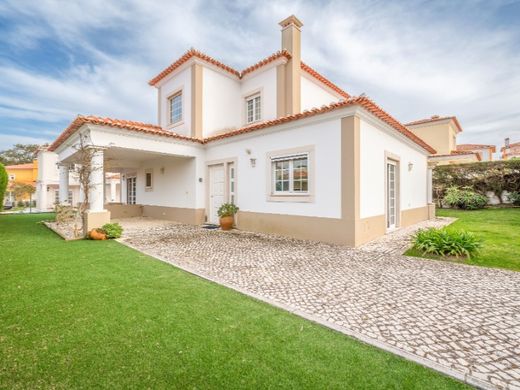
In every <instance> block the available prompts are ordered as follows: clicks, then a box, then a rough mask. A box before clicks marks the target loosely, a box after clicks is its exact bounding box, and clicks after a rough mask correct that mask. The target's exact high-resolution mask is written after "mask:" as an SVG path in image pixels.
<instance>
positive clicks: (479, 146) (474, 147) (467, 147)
mask: <svg viewBox="0 0 520 390" xmlns="http://www.w3.org/2000/svg"><path fill="white" fill-rule="evenodd" d="M478 149H492V152H493V153H495V152H496V146H495V145H482V144H460V145H457V151H472V150H478Z"/></svg>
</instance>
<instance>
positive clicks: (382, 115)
mask: <svg viewBox="0 0 520 390" xmlns="http://www.w3.org/2000/svg"><path fill="white" fill-rule="evenodd" d="M351 106H360V107H363V108H364V109H365V110H367V111H368V112H370V113H371V114H372V115H374V116H376V117H377V118H379V119H380V120H382V121H383V122H385V123H386V124H388V125H389V126H391V127H392V128H394V129H395V130H397V131H398V132H399V133H401V134H402V135H404V136H405V137H407V138H409V139H410V140H412V141H413V142H415V143H416V144H417V145H419V146H420V147H422V148H423V149H425V150H426V151H428V152H429V153H431V154H435V153H436V150H435V149H433V148H432V147H431V146H430V145H428V144H427V143H426V142H424V141H423V140H422V139H421V138H419V137H418V136H416V135H415V134H414V133H412V132H411V131H410V130H408V129H407V128H406V127H405V126H404V125H402V124H401V123H400V122H399V121H398V120H397V119H395V118H393V117H392V116H391V115H390V114H388V113H387V112H386V111H384V110H383V109H382V108H380V107H379V106H378V105H376V104H375V103H374V102H373V101H372V100H370V99H369V98H367V97H351V98H349V99H347V100H343V101H340V102H337V103H331V104H329V105H324V106H322V107H321V108H314V109H312V110H310V111H304V112H301V113H298V114H294V115H287V116H284V117H281V118H276V119H273V120H268V121H264V122H260V123H255V124H253V125H249V126H245V127H242V128H239V129H235V130H232V131H229V132H226V133H222V134H218V135H214V136H211V137H207V138H204V139H199V138H193V137H188V136H184V135H180V134H177V133H174V132H171V131H168V130H164V129H163V128H161V127H160V126H157V125H151V124H146V123H142V122H132V121H125V120H117V119H110V118H100V117H96V116H78V117H77V118H76V119H75V120H74V121H73V122H72V123H71V124H70V125H69V126H68V127H67V128H66V129H65V130H64V131H63V132H62V133H61V135H60V136H59V137H58V138H57V139H56V140H55V141H54V142H53V143H52V145H51V146H50V147H49V150H50V151H54V150H56V148H57V147H58V146H59V145H61V144H62V143H63V142H65V140H66V139H67V138H68V137H70V136H71V135H72V134H73V133H74V132H75V131H77V130H78V129H79V128H80V127H81V126H83V125H84V124H96V125H104V126H110V127H116V128H120V129H125V130H130V131H138V132H145V133H148V134H155V135H160V136H165V137H170V138H175V139H179V140H183V141H191V142H196V143H199V144H206V143H208V142H211V141H216V140H220V139H224V138H229V137H233V136H236V135H240V134H247V133H252V132H254V131H257V130H261V129H265V128H269V127H273V126H277V125H281V124H285V123H289V122H293V121H296V120H299V119H304V118H309V117H313V116H316V115H320V114H325V113H327V112H331V111H334V110H337V109H341V108H345V107H351Z"/></svg>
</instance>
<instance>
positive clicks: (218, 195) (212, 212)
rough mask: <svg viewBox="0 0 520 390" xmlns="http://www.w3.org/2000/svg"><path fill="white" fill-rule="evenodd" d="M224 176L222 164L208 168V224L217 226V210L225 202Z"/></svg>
mask: <svg viewBox="0 0 520 390" xmlns="http://www.w3.org/2000/svg"><path fill="white" fill-rule="evenodd" d="M225 183H226V175H225V171H224V164H218V165H211V166H210V167H209V215H208V222H210V223H214V224H218V223H219V217H218V214H217V211H218V209H219V208H220V206H222V204H223V203H224V202H225V197H226V191H225Z"/></svg>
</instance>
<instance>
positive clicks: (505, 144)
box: [504, 137, 509, 149]
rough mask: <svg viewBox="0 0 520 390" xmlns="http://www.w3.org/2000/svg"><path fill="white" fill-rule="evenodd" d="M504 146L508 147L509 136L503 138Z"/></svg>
mask: <svg viewBox="0 0 520 390" xmlns="http://www.w3.org/2000/svg"><path fill="white" fill-rule="evenodd" d="M504 146H505V147H506V149H509V137H507V138H506V139H505V140H504Z"/></svg>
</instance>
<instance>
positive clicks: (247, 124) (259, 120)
mask: <svg viewBox="0 0 520 390" xmlns="http://www.w3.org/2000/svg"><path fill="white" fill-rule="evenodd" d="M260 122H262V119H258V120H256V121H252V122H246V123H244V126H251V125H255V124H257V123H260Z"/></svg>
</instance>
